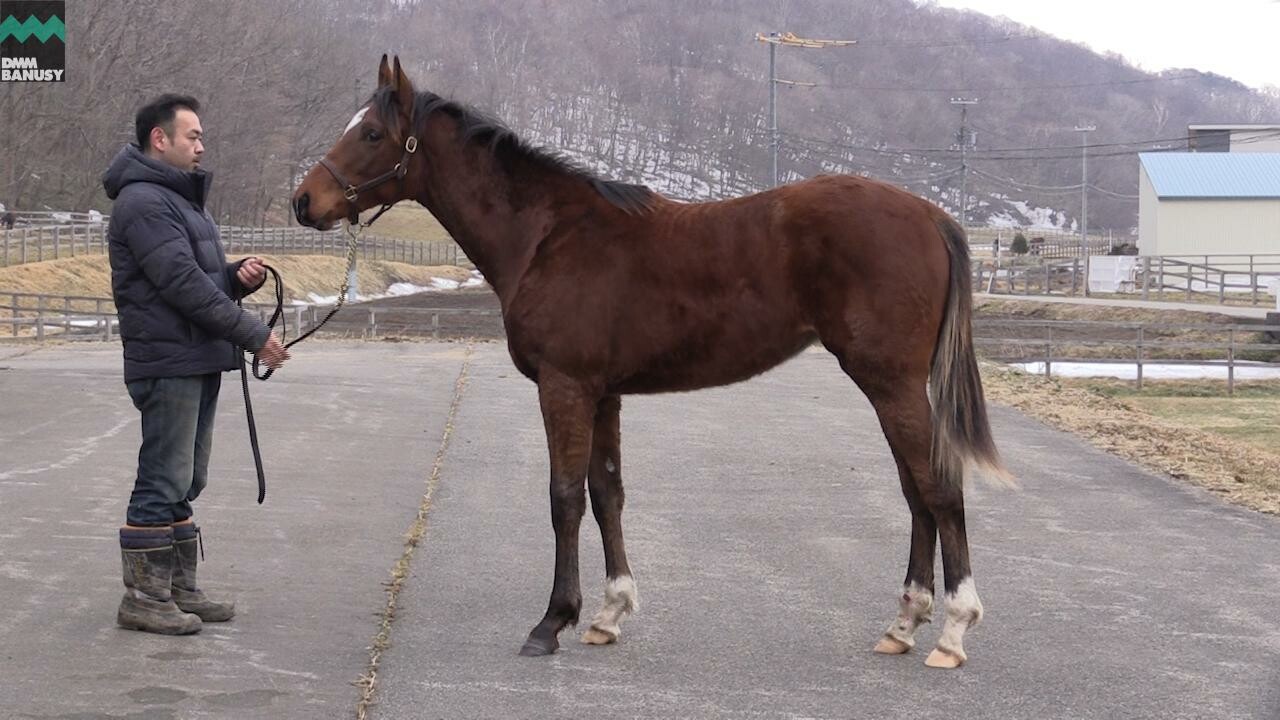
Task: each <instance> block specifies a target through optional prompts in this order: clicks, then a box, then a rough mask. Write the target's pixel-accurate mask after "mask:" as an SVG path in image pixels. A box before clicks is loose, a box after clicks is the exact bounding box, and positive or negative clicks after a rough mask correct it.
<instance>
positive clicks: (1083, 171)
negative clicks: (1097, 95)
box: [1076, 125, 1098, 297]
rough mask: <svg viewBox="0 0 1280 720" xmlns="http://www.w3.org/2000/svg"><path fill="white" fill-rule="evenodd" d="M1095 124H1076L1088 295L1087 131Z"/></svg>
mask: <svg viewBox="0 0 1280 720" xmlns="http://www.w3.org/2000/svg"><path fill="white" fill-rule="evenodd" d="M1097 129H1098V126H1097V125H1077V126H1076V132H1078V133H1080V256H1081V258H1082V262H1083V263H1084V283H1083V284H1084V294H1085V297H1088V296H1089V143H1088V138H1089V133H1091V132H1093V131H1094V130H1097Z"/></svg>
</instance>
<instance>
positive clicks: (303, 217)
mask: <svg viewBox="0 0 1280 720" xmlns="http://www.w3.org/2000/svg"><path fill="white" fill-rule="evenodd" d="M310 205H311V195H310V194H309V193H302V195H300V196H299V197H298V198H297V199H295V200H294V201H293V216H294V217H296V218H297V219H298V223H299V224H302V225H306V224H307V208H308V207H309V206H310Z"/></svg>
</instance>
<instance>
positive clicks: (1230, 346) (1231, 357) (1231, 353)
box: [1227, 327, 1236, 395]
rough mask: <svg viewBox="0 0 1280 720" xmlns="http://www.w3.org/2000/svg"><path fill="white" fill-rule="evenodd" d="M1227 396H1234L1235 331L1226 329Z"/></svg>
mask: <svg viewBox="0 0 1280 720" xmlns="http://www.w3.org/2000/svg"><path fill="white" fill-rule="evenodd" d="M1227 394H1228V395H1235V394H1236V329H1235V328H1234V327H1232V328H1227Z"/></svg>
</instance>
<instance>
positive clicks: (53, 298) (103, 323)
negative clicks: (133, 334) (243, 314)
mask: <svg viewBox="0 0 1280 720" xmlns="http://www.w3.org/2000/svg"><path fill="white" fill-rule="evenodd" d="M0 301H4V302H0V327H3V326H5V325H8V326H9V332H8V334H7V336H8V337H10V338H18V337H31V338H35V339H37V340H45V339H49V338H53V337H58V338H62V339H69V340H106V341H110V340H113V339H115V338H116V337H117V336H118V334H119V320H118V319H117V317H116V311H115V305H114V304H113V302H112V300H111V298H97V297H80V296H62V295H44V294H38V293H20V292H5V293H3V294H0ZM245 307H246V308H249V309H250V310H253V311H255V312H257V313H258V317H259V318H261V319H262V320H263V321H264V322H265V321H266V320H267V319H269V318H270V316H271V314H272V313H273V312H274V311H275V305H274V304H273V303H245ZM331 307H332V306H329V305H295V306H288V307H286V308H285V309H284V315H283V317H282V322H283V326H282V327H281V328H280V329H281V330H282V331H284V332H286V334H287V335H288V336H289V337H296V336H297V335H298V334H299V333H301V332H304V331H306V329H307V328H310V327H313V326H314V325H315V324H316V323H317V322H319V321H320V320H321V319H323V318H324V316H325V315H326V314H328V311H329V309H330V308H331ZM451 320H452V321H455V322H453V325H457V322H456V321H458V320H466V321H468V322H469V324H470V325H472V326H474V325H476V324H480V325H482V326H487V327H483V328H482V330H483V332H481V333H479V334H481V335H486V336H494V335H496V334H500V333H501V313H500V312H499V311H497V310H482V309H470V308H430V307H426V308H416V307H415V308H406V307H375V306H354V307H353V306H347V307H345V308H343V310H342V311H341V312H340V313H339V314H338V315H337V316H335V318H334V321H335V323H334V324H332V325H328V326H326V327H325V332H326V334H329V333H330V332H331V331H332V334H334V335H339V336H347V337H361V338H366V337H379V336H383V335H396V334H410V335H421V336H430V337H433V338H439V337H441V333H442V332H444V331H448V330H449V329H450V324H451V323H450V321H451ZM455 334H456V333H455Z"/></svg>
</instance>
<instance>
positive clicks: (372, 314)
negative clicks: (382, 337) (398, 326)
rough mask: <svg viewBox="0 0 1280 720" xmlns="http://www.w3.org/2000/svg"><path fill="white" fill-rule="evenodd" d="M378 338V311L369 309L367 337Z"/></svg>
mask: <svg viewBox="0 0 1280 720" xmlns="http://www.w3.org/2000/svg"><path fill="white" fill-rule="evenodd" d="M377 336H378V311H377V310H374V309H373V308H369V337H371V338H372V337H377Z"/></svg>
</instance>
